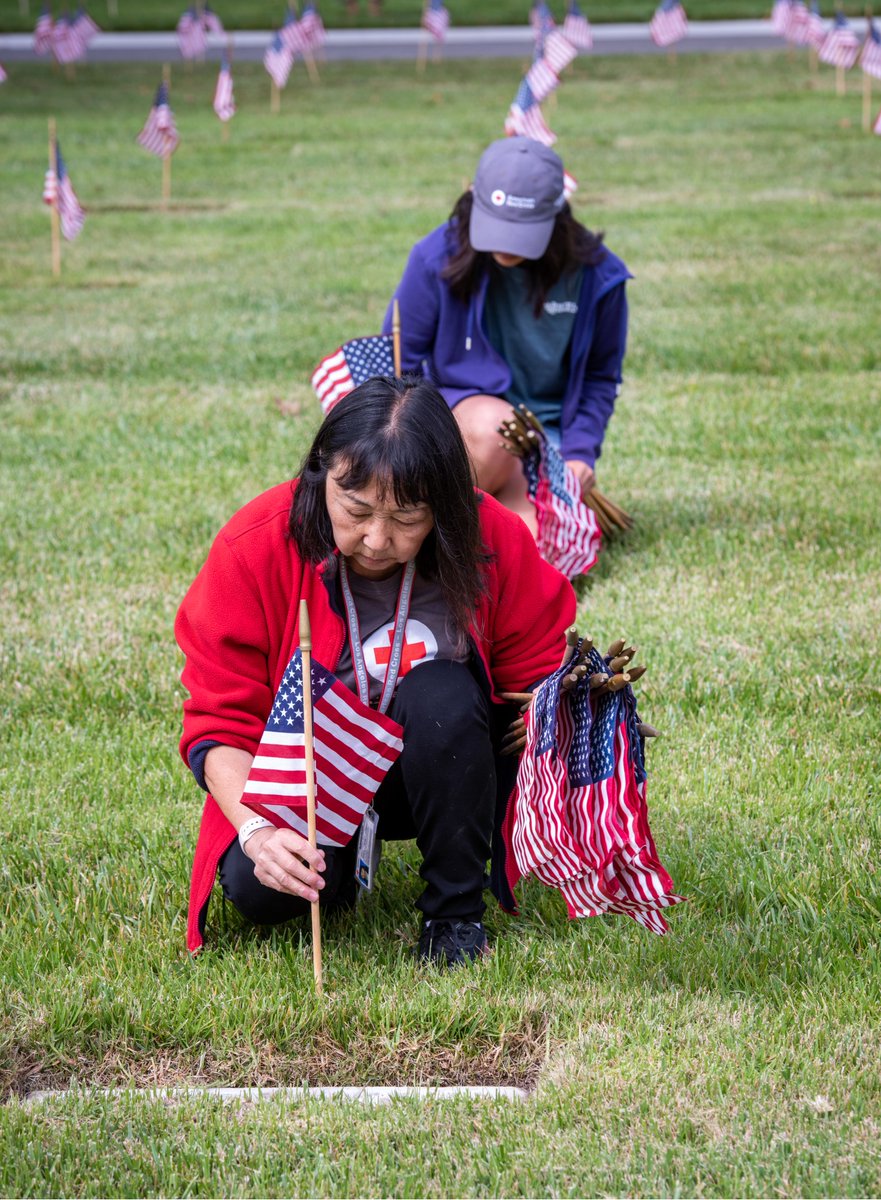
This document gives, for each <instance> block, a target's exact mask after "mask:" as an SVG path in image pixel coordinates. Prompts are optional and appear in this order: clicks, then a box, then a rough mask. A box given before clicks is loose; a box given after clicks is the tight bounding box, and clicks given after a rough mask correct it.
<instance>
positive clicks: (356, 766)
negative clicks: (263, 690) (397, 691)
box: [242, 649, 404, 846]
mask: <svg viewBox="0 0 881 1200" xmlns="http://www.w3.org/2000/svg"><path fill="white" fill-rule="evenodd" d="M312 723H313V738H314V757H315V787H316V807H315V824H316V830H317V841H318V844H319V845H320V846H345V845H346V844H347V843H348V842H349V840H350V839H351V837H352V835H353V834H354V833H355V831H356V830H357V828H358V826H359V825H360V824H361V820H362V818H363V816H364V813H365V812H366V811H367V809H368V808H369V807H370V804H371V803H372V801H373V797H374V795H375V794H376V791H377V789H378V788H379V785H380V784H381V783H382V781H383V779H385V777H386V775H387V773H388V771H389V770H390V769H391V767H392V766H394V764H395V762H396V761H397V759H398V757H399V756H400V753H401V751H402V750H403V748H404V743H403V742H402V740H401V735H402V733H403V730H402V728H401V726H400V725H399V724H398V723H397V722H396V721H393V720H392V719H391V717H387V716H386V715H385V714H384V713H380V712H377V711H376V710H375V709H372V708H369V707H368V706H367V705H366V704H362V702H361V701H360V700H359V699H358V697H357V696H356V695H355V694H354V693H353V692H351V691H349V689H348V688H347V687H345V686H344V685H343V684H342V683H340V681H339V680H338V679H337V678H336V676H335V675H334V674H333V673H332V672H331V671H328V670H327V669H326V668H325V667H323V666H322V665H321V663H319V662H316V660H315V659H314V658H313V659H312ZM305 755H306V751H305V735H304V730H303V659H302V655H301V653H300V651H299V649H298V650H297V651H296V653H295V654H294V656H293V658H292V659H291V661H290V662H289V663H288V665H287V669H286V670H285V673H284V678H283V679H282V681H281V684H280V686H279V689H278V692H277V694H276V696H275V700H274V702H273V705H272V711H271V712H270V714H269V719H268V720H267V722H266V729H265V730H264V732H263V736H262V738H261V739H260V745H259V746H258V748H257V753H256V755H255V757H254V761H253V763H252V764H251V770H250V772H249V774H248V780H247V782H246V784H245V790H244V793H243V794H242V803H243V804H245V805H246V806H247V807H248V808H253V809H254V811H255V812H258V813H260V815H261V816H263V817H266V818H267V819H268V820H270V821H272V823H273V824H274V825H276V826H278V827H279V828H280V829H281V828H284V827H285V826H286V825H289V826H291V828H293V829H295V830H296V831H297V833H299V834H301V835H302V836H303V837H307V836H308V828H307V824H306V757H305Z"/></svg>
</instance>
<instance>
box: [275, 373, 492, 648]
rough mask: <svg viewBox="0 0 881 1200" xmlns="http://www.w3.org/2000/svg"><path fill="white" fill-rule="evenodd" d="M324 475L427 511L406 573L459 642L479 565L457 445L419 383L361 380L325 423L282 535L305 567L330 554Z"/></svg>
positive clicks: (473, 509)
mask: <svg viewBox="0 0 881 1200" xmlns="http://www.w3.org/2000/svg"><path fill="white" fill-rule="evenodd" d="M331 471H333V472H334V475H335V477H336V479H337V481H338V483H339V484H340V486H341V487H343V488H347V489H350V488H351V489H360V488H363V487H366V486H367V485H369V484H370V483H371V482H377V483H378V484H379V485H380V486H381V487H387V488H388V489H389V493H390V494H391V495H393V496H394V499H395V503H396V504H398V505H400V506H401V507H409V506H411V505H417V504H427V505H428V507H429V508H430V509H431V512H432V516H433V517H434V527H433V528H432V530H431V532H430V533H429V534H428V536H427V537H426V539H425V541H424V542H423V543H422V546H421V548H420V550H419V553H418V555H417V557H416V566H417V568H418V570H419V571H420V573H421V574H422V575H424V576H425V577H426V578H428V579H436V580H437V581H438V583H439V584H440V587H441V591H442V593H443V597H444V600H445V601H446V604H447V607H448V608H449V611H450V614H451V616H452V619H453V622H454V624H455V626H456V629H457V630H458V631H459V632H460V633H462V634H464V633H466V632H467V630H468V626H469V625H470V623H471V621H472V619H473V616H474V611H475V608H476V606H477V602H478V600H479V598H480V596H481V595H482V594H483V592H484V590H485V581H484V571H483V566H484V564H485V563H486V561H487V555H486V553H485V552H484V548H483V542H482V538H481V533H480V520H479V516H478V507H477V506H478V498H477V495H476V493H475V491H474V484H473V481H472V476H471V466H470V463H469V460H468V453H467V451H466V449H465V443H464V442H463V440H462V435H461V433H460V432H459V426H458V425H457V424H456V420H455V418H454V417H453V414H452V413H451V412H450V409H449V408H448V407H447V404H446V401H445V400H444V398H443V396H441V394H440V392H439V391H438V390H437V388H436V387H435V386H434V384H433V383H432V382H431V381H430V380H428V379H423V378H421V377H419V376H409V377H405V378H404V379H391V378H388V377H377V378H375V379H368V380H367V382H366V383H362V384H361V386H360V387H357V388H355V390H354V391H353V392H350V393H349V395H348V396H346V397H345V398H344V399H342V400H340V402H339V403H338V404H337V405H335V407H334V408H333V409H331V411H330V413H329V414H328V415H327V416H326V417H325V419H324V421H323V423H322V425H321V428H320V429H319V430H318V433H317V434H316V435H315V441H314V442H313V443H312V447H311V449H310V450H309V452H308V454H307V455H306V458H305V460H304V462H303V465H302V467H301V468H300V473H299V483H298V484H297V488H296V491H295V492H294V498H293V502H292V504H291V512H290V518H289V525H288V527H289V530H290V535H291V538H292V539H293V541H294V543H295V544H296V547H297V550H298V552H299V555H300V559H301V561H302V562H304V563H309V564H311V565H312V566H316V565H317V564H318V563H320V562H323V561H324V560H325V559H327V558H329V557H330V556H332V555H333V553H334V551H335V550H336V544H335V543H334V540H333V528H332V526H331V522H330V516H329V515H328V511H327V504H326V502H325V480H326V479H327V475H328V472H331ZM337 472H339V474H337Z"/></svg>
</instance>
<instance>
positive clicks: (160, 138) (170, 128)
mask: <svg viewBox="0 0 881 1200" xmlns="http://www.w3.org/2000/svg"><path fill="white" fill-rule="evenodd" d="M179 141H180V135H179V134H178V132H177V126H176V125H175V123H174V113H173V112H172V111H171V106H170V105H169V103H168V88H167V87H166V86H165V84H164V83H160V85H159V87H158V88H157V89H156V98H155V100H154V101H153V107H152V108H151V109H150V112H149V115H148V117H147V120H146V122H145V124H144V128H143V129H142V130H141V132H140V133H139V134H138V142H139V144H140V145H141V146H143V147H144V149H145V150H149V151H150V153H151V154H156V155H158V156H159V158H165V156H166V155H168V154H174V152H175V150H176V149H177V144H178V142H179Z"/></svg>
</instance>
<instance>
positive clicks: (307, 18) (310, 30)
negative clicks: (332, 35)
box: [300, 3, 327, 50]
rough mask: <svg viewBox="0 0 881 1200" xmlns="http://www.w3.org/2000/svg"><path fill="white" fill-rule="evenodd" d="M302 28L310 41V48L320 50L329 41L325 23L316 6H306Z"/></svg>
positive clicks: (301, 18) (301, 21)
mask: <svg viewBox="0 0 881 1200" xmlns="http://www.w3.org/2000/svg"><path fill="white" fill-rule="evenodd" d="M300 26H301V27H302V29H303V32H304V34H305V35H306V37H307V39H308V42H309V46H310V48H311V49H312V50H320V49H321V47H322V46H323V45H324V43H325V42H326V41H327V30H326V29H325V28H324V22H323V21H322V19H321V16H320V15H319V12H318V9H317V8H316V7H315V5H314V4H311V3H310V4H306V5H304V7H303V15H302V16H301V17H300Z"/></svg>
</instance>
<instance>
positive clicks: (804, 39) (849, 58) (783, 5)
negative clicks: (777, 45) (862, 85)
mask: <svg viewBox="0 0 881 1200" xmlns="http://www.w3.org/2000/svg"><path fill="white" fill-rule="evenodd" d="M771 24H772V26H773V27H774V30H775V31H776V32H777V33H779V34H780V36H781V37H783V38H785V39H786V41H787V42H789V43H790V44H791V45H793V46H810V47H811V48H812V49H813V50H816V51H817V57H818V58H819V60H820V62H823V63H827V64H828V65H829V66H832V67H843V68H844V70H845V71H849V70H850V69H851V67H853V66H854V65H855V64H856V61H857V59H858V58H859V57H860V40H859V38H858V37H857V35H856V33H855V32H854V30H853V27H852V26H851V24H850V22H849V21H848V19H847V17H846V16H845V15H844V13H843V12H841V11H840V10H839V11H837V12H836V13H835V17H834V19H833V21H832V24H831V25H827V24H826V22H825V21H824V20H823V17H822V15H821V13H820V5H819V2H818V0H811V3H810V4H806V3H805V2H804V0H775V4H774V6H773V8H772V9H771ZM872 35H874V36H872ZM870 43H871V44H872V45H875V46H877V45H878V36H877V30H876V29H875V25H874V22H873V21H872V20H871V19H870V20H869V38H867V42H866V45H867V46H868V45H869V44H870ZM878 53H881V52H876V56H877V54H878Z"/></svg>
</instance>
